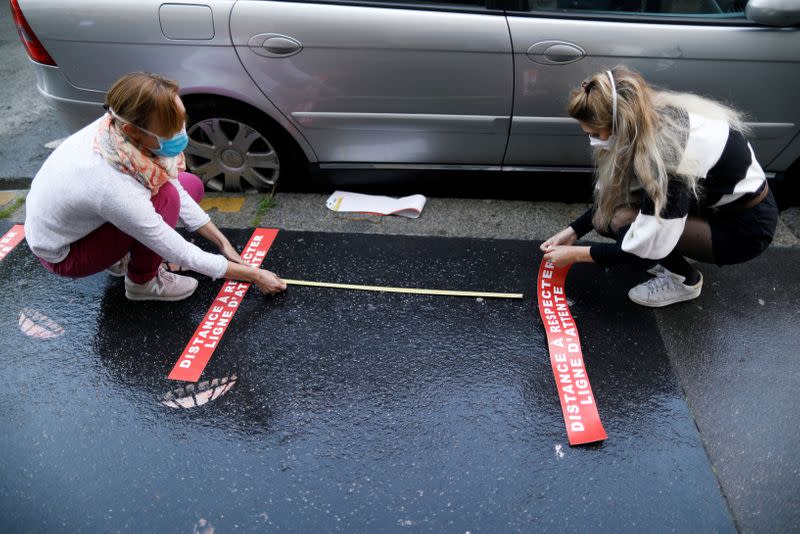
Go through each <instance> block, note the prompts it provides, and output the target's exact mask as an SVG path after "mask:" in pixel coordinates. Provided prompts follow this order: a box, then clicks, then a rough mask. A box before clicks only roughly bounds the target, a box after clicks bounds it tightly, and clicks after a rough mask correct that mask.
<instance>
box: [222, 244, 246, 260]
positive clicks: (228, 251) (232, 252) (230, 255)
mask: <svg viewBox="0 0 800 534" xmlns="http://www.w3.org/2000/svg"><path fill="white" fill-rule="evenodd" d="M219 252H220V254H222V255H223V256H225V258H226V259H228V260H230V261H232V262H233V263H239V264H241V265H245V261H244V260H243V259H242V257H241V256H240V255H239V253H238V252H236V249H235V248H233V245H231V243H230V241H228V240H227V239H226V240H225V242H224V243H222V244H220V247H219Z"/></svg>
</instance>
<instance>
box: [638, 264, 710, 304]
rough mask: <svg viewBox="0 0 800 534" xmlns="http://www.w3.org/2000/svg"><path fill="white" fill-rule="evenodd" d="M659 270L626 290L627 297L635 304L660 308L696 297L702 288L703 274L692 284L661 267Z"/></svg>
mask: <svg viewBox="0 0 800 534" xmlns="http://www.w3.org/2000/svg"><path fill="white" fill-rule="evenodd" d="M661 269H662V270H661V271H660V272H659V273H658V274H656V276H655V277H654V278H651V279H650V280H648V281H647V282H643V283H641V284H639V285H638V286H635V287H633V288H631V290H630V291H628V298H630V299H631V300H632V301H633V302H635V303H636V304H641V305H642V306H649V307H651V308H660V307H661V306H669V305H670V304H675V303H676V302H684V301H686V300H692V299H696V298H697V297H699V296H700V291H701V290H702V289H703V274H702V273H701V274H700V280H699V281H698V282H697V283H696V284H695V285H693V286H689V285H686V284H684V283H683V281H684V280H685V278H684V277H683V276H680V275H677V274H675V273H672V272H670V271H668V270H666V269H665V268H664V267H661Z"/></svg>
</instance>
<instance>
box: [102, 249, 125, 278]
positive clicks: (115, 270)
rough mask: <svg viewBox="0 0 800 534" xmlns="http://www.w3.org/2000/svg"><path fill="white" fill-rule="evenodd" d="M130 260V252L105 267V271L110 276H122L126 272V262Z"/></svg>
mask: <svg viewBox="0 0 800 534" xmlns="http://www.w3.org/2000/svg"><path fill="white" fill-rule="evenodd" d="M130 261H131V255H130V253H128V254H125V255H124V256H123V257H122V259H121V260H119V261H118V262H117V263H115V264H114V265H112V266H111V267H109V268H108V269H106V272H107V273H108V274H110V275H111V276H116V277H117V278H122V277H123V276H125V275H126V274H127V273H128V262H130Z"/></svg>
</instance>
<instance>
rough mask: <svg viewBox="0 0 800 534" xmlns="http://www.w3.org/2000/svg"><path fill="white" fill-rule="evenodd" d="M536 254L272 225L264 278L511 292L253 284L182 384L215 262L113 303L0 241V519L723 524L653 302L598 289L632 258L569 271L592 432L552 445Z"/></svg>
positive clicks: (122, 523)
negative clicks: (171, 291) (595, 424)
mask: <svg viewBox="0 0 800 534" xmlns="http://www.w3.org/2000/svg"><path fill="white" fill-rule="evenodd" d="M7 227H8V225H7V224H6V225H5V226H4V227H2V228H3V229H5V228H7ZM226 234H227V235H229V237H231V240H232V241H233V242H234V244H235V245H238V246H242V245H244V243H245V242H246V240H247V238H248V237H249V234H250V232H249V231H242V230H238V231H233V230H226ZM795 256H796V254H795ZM540 259H541V256H540V253H539V252H538V251H537V249H536V246H535V244H533V243H531V242H526V241H512V240H477V239H446V238H421V237H404V236H369V235H356V234H332V233H312V232H288V231H282V232H280V233H279V234H278V237H277V239H276V242H275V244H274V245H273V247H272V249H271V250H270V252H269V254H268V255H267V259H266V261H265V265H266V266H267V267H269V268H271V269H274V270H275V271H277V272H279V273H281V274H283V275H284V276H286V277H291V278H299V279H310V280H324V281H332V282H347V283H356V284H358V283H361V284H376V285H397V286H416V287H432V288H448V289H472V290H479V291H504V292H517V291H523V292H524V293H525V295H526V297H525V299H523V300H522V301H512V300H489V299H487V300H477V299H472V298H466V299H465V298H446V297H433V296H416V295H402V294H380V293H367V292H350V291H342V290H333V289H317V288H302V287H291V288H290V290H289V291H288V292H287V293H286V294H284V295H281V296H278V297H273V298H269V297H265V296H262V295H259V294H257V293H256V292H254V291H253V292H252V293H249V294H248V295H247V297H246V298H245V300H244V303H243V304H242V307H241V308H240V309H239V311H238V312H237V314H236V316H235V317H234V319H233V321H232V323H231V325H230V327H229V328H228V330H227V332H226V333H225V336H224V338H223V340H222V342H221V344H220V346H219V347H218V349H217V350H216V352H215V354H214V356H213V358H212V360H211V362H210V363H209V365H208V367H207V368H206V370H205V372H204V374H203V376H202V377H201V379H200V382H199V383H198V384H196V385H194V386H187V384H184V383H179V382H173V381H170V380H167V379H166V376H167V374H168V372H169V371H170V369H171V367H172V365H173V364H174V363H175V361H176V360H177V358H178V355H179V354H180V353H181V351H182V349H183V347H184V345H185V344H186V342H187V341H188V339H189V338H190V337H191V335H192V333H193V332H194V330H195V328H196V327H197V325H198V323H199V321H200V320H201V319H202V317H203V315H204V314H205V312H206V310H207V308H208V304H209V303H210V302H211V301H212V300H213V298H214V296H215V295H216V293H217V292H218V291H219V288H220V286H221V283H222V282H221V281H217V282H212V281H210V280H208V279H205V280H204V281H203V282H202V283H201V285H200V288H199V289H198V291H197V292H196V294H195V295H193V296H192V297H191V298H190V299H188V300H186V301H183V302H179V303H130V302H127V301H126V300H125V298H124V295H123V288H122V284H121V281H120V280H119V279H113V278H110V277H107V276H104V275H98V276H94V277H90V278H86V279H82V280H65V279H59V278H56V277H54V276H52V275H50V274H49V273H47V272H46V271H45V270H44V269H43V268H41V267H40V266H39V265H38V263H37V262H36V261H35V259H34V258H33V256H32V255H31V253H30V252H29V251H28V250H27V248H26V247H25V246H24V245H20V246H19V247H18V248H17V249H16V250H15V251H14V252H12V253H11V255H9V256H8V257H7V258H6V259H4V260H3V261H2V262H0V288H1V289H2V295H3V296H2V299H3V301H4V305H3V307H2V315H0V332H1V333H2V335H3V336H4V338H5V339H6V340H7V341H6V343H5V344H4V345H3V347H4V348H3V349H2V351H3V354H2V356H1V357H0V372H2V376H3V377H4V387H3V388H0V414H2V416H1V417H0V449H2V451H3V455H2V456H0V473H2V479H0V517H2V518H3V520H2V522H3V527H4V530H8V531H33V532H37V531H53V530H55V531H63V530H69V531H90V532H92V531H117V530H118V531H140V532H152V531H171V532H191V531H192V528H193V526H196V524H197V522H198V521H199V520H200V519H203V520H205V521H208V522H210V524H211V525H213V526H214V527H215V528H216V531H217V532H229V531H234V530H238V531H243V532H248V531H263V530H264V529H265V527H269V528H271V529H274V530H281V531H310V530H313V531H344V532H375V531H405V530H412V531H434V532H466V531H470V532H497V531H520V532H527V531H532V530H545V529H547V530H559V531H585V530H587V529H589V528H592V529H595V530H600V531H621V530H629V531H631V530H637V531H639V530H653V531H672V530H677V531H686V530H703V531H708V530H714V531H722V532H727V531H734V530H735V528H736V527H735V523H734V515H732V514H731V512H730V511H729V508H728V505H727V504H726V499H725V496H724V494H723V491H722V489H721V488H720V485H719V482H718V479H717V478H716V477H715V474H714V470H713V469H712V462H711V461H709V455H707V453H706V450H705V449H704V445H703V439H701V435H700V433H699V432H698V428H697V426H696V424H695V417H697V416H696V415H695V416H694V417H693V414H692V412H690V410H689V406H688V405H687V401H686V397H685V396H684V392H683V390H682V387H681V384H680V382H679V381H678V379H677V378H676V376H675V374H674V373H673V370H672V366H671V365H670V361H669V357H668V349H667V347H666V345H665V343H664V341H663V340H662V337H661V334H660V332H659V324H658V321H659V320H660V319H659V317H657V314H656V313H654V312H652V311H651V310H642V309H641V308H638V307H634V305H633V304H630V303H629V302H627V300H625V299H623V298H620V297H621V296H624V292H625V291H626V290H627V287H628V286H629V285H630V284H631V275H630V273H624V272H615V271H604V270H600V269H597V268H596V267H594V266H590V265H582V266H576V267H575V268H574V269H573V272H572V273H571V274H570V277H569V279H568V283H567V294H568V297H569V298H570V300H571V301H572V313H573V315H574V316H575V320H576V322H577V324H578V327H579V329H580V333H581V338H582V343H583V348H584V354H585V355H586V361H587V368H588V373H589V377H590V379H591V382H592V387H593V389H594V392H595V395H596V398H597V402H598V406H599V411H600V416H601V418H602V420H603V423H604V425H605V428H606V430H607V432H608V435H609V437H608V440H607V441H606V442H604V443H603V444H600V445H592V446H581V447H569V446H568V445H567V442H566V434H565V430H564V423H563V419H562V416H561V412H560V406H559V403H558V398H557V394H556V388H555V385H554V382H553V375H552V370H551V368H550V362H549V357H548V355H547V351H546V345H545V336H544V332H543V329H542V327H541V324H540V322H539V318H538V312H537V310H536V305H535V297H534V295H533V293H532V290H533V285H534V281H535V276H536V271H537V268H538V264H539V261H540ZM21 314H24V317H23V318H22V320H21V319H20V315H21ZM37 314H38V315H37ZM45 319H46V320H45ZM26 321H27V322H26ZM675 321H678V320H677V319H675ZM21 323H22V324H21ZM734 327H735V328H737V329H738V328H740V327H741V325H734ZM59 328H61V329H63V331H60V330H59ZM718 328H721V329H724V328H725V327H724V326H719V327H718ZM32 333H33V334H34V335H31V334H32ZM36 334H38V337H37V335H36ZM795 376H796V375H795ZM698 380H699V378H698V379H697V380H696V382H697V381H698ZM181 405H183V406H188V407H189V408H183V407H179V406H181ZM717 410H718V412H721V413H723V414H724V412H725V406H717ZM717 415H719V413H718V414H717ZM709 417H711V418H712V419H713V418H714V417H715V416H714V415H713V414H711V415H709ZM788 417H789V418H790V421H788V422H789V423H791V422H794V423H796V419H793V418H795V415H794V414H792V413H790V414H789V415H788ZM697 419H698V420H699V421H702V420H703V419H702V418H701V417H697ZM709 424H710V425H711V426H712V427H713V426H714V424H713V421H711V422H710V423H709ZM700 428H701V430H703V426H702V424H701V427H700ZM794 428H795V429H794V430H791V429H789V430H785V432H788V433H790V434H791V433H792V432H794V433H795V435H796V432H797V431H796V424H795V427H794ZM712 459H713V455H712ZM796 460H797V456H796V455H794V456H789V457H784V460H783V468H782V469H783V470H786V469H787V468H794V469H795V470H796V469H797V465H798V462H797V461H796ZM722 461H725V459H724V458H723V459H722ZM745 468H746V466H745ZM795 472H796V471H795ZM723 482H724V480H723ZM784 482H785V484H786V487H785V490H786V495H787V497H786V499H787V500H791V497H790V496H789V495H791V494H790V493H789V490H792V489H796V487H797V483H796V480H792V479H791V478H790V477H789V475H788V474H787V476H786V479H785V480H784ZM794 495H797V492H796V491H795V492H794ZM767 505H769V503H768V502H767ZM792 513H796V512H792V511H787V512H786V513H785V514H784V516H783V522H782V523H778V524H783V525H784V526H785V525H787V523H786V521H787V520H790V519H791V517H792V516H791V515H790V514H792ZM786 514H789V515H786ZM795 524H796V523H795Z"/></svg>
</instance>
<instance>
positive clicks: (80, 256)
mask: <svg viewBox="0 0 800 534" xmlns="http://www.w3.org/2000/svg"><path fill="white" fill-rule="evenodd" d="M178 181H180V183H181V185H182V186H183V188H184V189H185V190H186V192H187V193H189V195H190V196H191V197H192V198H193V199H194V200H195V202H200V200H201V199H202V198H203V182H202V181H201V180H200V178H198V177H197V176H195V175H194V174H190V173H188V172H182V173H180V174H178ZM150 201H151V202H152V203H153V206H154V207H155V209H156V212H157V213H158V214H160V215H161V217H162V218H163V219H164V222H165V223H167V224H168V225H170V226H171V227H173V228H175V225H177V224H178V215H179V214H180V211H181V198H180V194H179V193H178V190H177V189H176V188H175V186H174V185H172V184H170V183H166V184H164V185H163V186H161V189H159V190H158V193H157V194H156V195H155V196H153V197H152V198H151V199H150ZM129 252H130V254H131V260H130V262H129V263H128V278H130V279H131V280H132V281H133V282H136V283H137V284H144V283H145V282H148V281H149V280H151V279H153V277H155V276H156V274H158V267H159V265H161V256H159V255H158V254H156V253H155V252H153V251H152V250H150V249H149V248H147V247H145V246H144V245H142V244H141V243H139V242H138V241H136V240H135V239H134V238H132V237H131V236H129V235H128V234H126V233H124V232H122V231H121V230H119V229H118V228H117V227H116V226H114V225H113V224H111V223H105V224H104V225H103V226H101V227H100V228H98V229H97V230H95V231H94V232H92V233H90V234H89V235H87V236H85V237H82V238H80V239H79V240H77V241H76V242H74V243H72V244H71V245H70V246H69V254H68V255H67V257H66V258H64V259H63V260H62V261H60V262H58V263H50V262H48V261H45V260H43V259H41V258H40V259H39V261H40V262H41V263H42V265H44V266H45V267H47V269H49V270H50V271H51V272H53V273H55V274H57V275H60V276H68V277H71V278H80V277H82V276H89V275H90V274H95V273H99V272H100V271H102V270H104V269H108V268H109V267H111V266H112V265H114V264H115V263H116V262H118V261H119V260H121V259H122V258H123V257H124V256H125V254H127V253H129Z"/></svg>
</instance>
